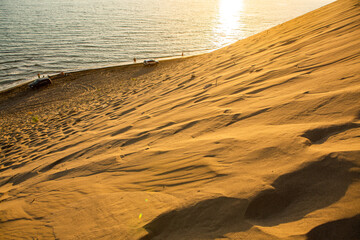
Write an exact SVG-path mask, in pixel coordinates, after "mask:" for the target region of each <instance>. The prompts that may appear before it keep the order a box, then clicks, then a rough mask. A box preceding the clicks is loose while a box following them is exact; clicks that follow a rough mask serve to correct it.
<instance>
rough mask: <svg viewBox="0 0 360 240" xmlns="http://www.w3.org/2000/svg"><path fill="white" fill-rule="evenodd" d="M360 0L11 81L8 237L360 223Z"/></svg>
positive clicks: (148, 235) (282, 233)
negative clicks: (196, 50) (211, 45)
mask: <svg viewBox="0 0 360 240" xmlns="http://www.w3.org/2000/svg"><path fill="white" fill-rule="evenodd" d="M359 23H360V4H359V1H357V0H338V1H336V2H334V3H331V4H329V5H327V6H324V7H322V8H320V9H317V10H315V11H312V12H310V13H307V14H305V15H303V16H300V17H298V18H295V19H293V20H291V21H288V22H286V23H283V24H280V25H278V26H276V27H273V28H271V29H269V30H266V31H263V32H261V33H259V34H256V35H253V36H251V37H249V38H246V39H244V40H240V41H238V42H236V43H234V44H231V45H229V46H227V47H224V48H221V49H219V50H216V51H213V52H211V53H206V54H201V55H197V56H191V57H183V58H177V59H170V60H163V61H160V62H159V64H158V65H156V66H151V67H146V66H143V64H141V63H138V64H130V65H125V66H117V67H116V66H115V67H108V68H100V69H90V70H86V71H79V72H68V73H66V74H63V75H62V74H58V75H53V76H51V79H52V84H51V85H49V86H47V87H43V88H40V89H36V90H32V89H29V88H28V87H27V85H24V86H21V87H17V88H14V89H11V90H8V91H6V92H2V93H1V94H0V146H1V151H0V239H20V238H26V239H142V240H145V239H294V240H297V239H299V240H301V239H308V240H315V239H316V240H319V239H320V240H329V239H334V240H335V239H336V240H339V239H352V240H356V239H360V232H359V229H360V201H359V199H360V190H359V189H360V181H359V180H360V140H359V139H360V138H359V137H360V101H359V99H360V82H359V77H360V38H359V36H360V25H359Z"/></svg>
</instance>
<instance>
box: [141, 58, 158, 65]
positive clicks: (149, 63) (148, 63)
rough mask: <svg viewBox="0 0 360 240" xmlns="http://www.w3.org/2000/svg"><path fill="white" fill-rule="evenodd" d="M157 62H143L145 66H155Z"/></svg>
mask: <svg viewBox="0 0 360 240" xmlns="http://www.w3.org/2000/svg"><path fill="white" fill-rule="evenodd" d="M158 63H159V62H158V61H156V60H154V59H149V60H144V65H145V66H152V65H157V64H158Z"/></svg>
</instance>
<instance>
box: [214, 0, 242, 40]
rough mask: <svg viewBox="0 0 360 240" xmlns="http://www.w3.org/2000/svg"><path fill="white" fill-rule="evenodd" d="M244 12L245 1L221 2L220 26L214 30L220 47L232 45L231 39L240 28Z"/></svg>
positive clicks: (227, 0) (224, 0)
mask: <svg viewBox="0 0 360 240" xmlns="http://www.w3.org/2000/svg"><path fill="white" fill-rule="evenodd" d="M243 10H244V2H243V0H219V15H218V16H219V17H218V24H217V25H216V27H215V29H214V31H215V33H216V35H218V38H217V41H218V43H217V45H218V47H221V46H223V45H225V44H228V43H230V42H229V39H231V36H232V35H233V34H234V33H235V31H236V30H238V29H239V28H240V25H241V14H242V12H243Z"/></svg>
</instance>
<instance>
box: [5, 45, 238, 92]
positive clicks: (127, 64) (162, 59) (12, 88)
mask: <svg viewBox="0 0 360 240" xmlns="http://www.w3.org/2000/svg"><path fill="white" fill-rule="evenodd" d="M238 41H241V40H238ZM229 45H231V44H229ZM229 45H226V46H224V47H227V46H229ZM222 48H223V47H222ZM219 49H221V48H218V49H214V50H209V51H206V52H203V53H199V54H195V55H189V56H174V57H160V58H152V59H155V60H158V61H159V62H166V61H176V60H181V59H187V58H192V57H196V56H201V55H203V54H208V53H211V52H214V51H217V50H219ZM149 59H150V58H149ZM144 60H146V59H144ZM142 61H143V60H142ZM129 66H143V63H142V62H136V63H134V62H124V63H120V64H118V65H110V66H103V67H93V68H87V69H81V70H74V71H72V70H70V71H64V73H67V74H74V73H82V72H88V71H93V70H105V69H112V68H122V67H129ZM60 72H62V71H59V73H58V74H52V75H46V76H49V77H50V78H51V79H52V78H55V79H57V78H58V77H59V76H60ZM36 79H37V78H34V79H32V80H27V81H25V82H23V83H20V84H18V85H16V86H13V87H10V88H7V89H3V90H0V97H1V95H2V94H7V93H9V92H12V91H16V90H18V89H23V88H24V86H27V85H28V84H29V83H31V82H33V81H35V80H36Z"/></svg>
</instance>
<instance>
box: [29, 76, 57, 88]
mask: <svg viewBox="0 0 360 240" xmlns="http://www.w3.org/2000/svg"><path fill="white" fill-rule="evenodd" d="M49 84H52V82H51V80H50V78H48V77H46V78H38V79H36V80H35V81H33V82H32V83H30V84H29V88H33V89H34V88H40V87H42V86H46V85H49Z"/></svg>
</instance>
